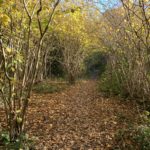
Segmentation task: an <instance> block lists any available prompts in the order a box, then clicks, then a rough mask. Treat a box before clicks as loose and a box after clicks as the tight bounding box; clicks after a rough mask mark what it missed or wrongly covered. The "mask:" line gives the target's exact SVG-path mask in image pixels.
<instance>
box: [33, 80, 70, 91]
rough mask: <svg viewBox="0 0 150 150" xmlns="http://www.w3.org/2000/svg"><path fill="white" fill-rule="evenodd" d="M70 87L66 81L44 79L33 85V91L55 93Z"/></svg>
mask: <svg viewBox="0 0 150 150" xmlns="http://www.w3.org/2000/svg"><path fill="white" fill-rule="evenodd" d="M67 87H68V84H67V83H66V82H62V81H49V80H46V81H43V82H40V83H38V84H36V85H34V87H33V91H34V92H36V93H44V94H46V93H55V92H61V91H63V90H65V89H66V88H67Z"/></svg>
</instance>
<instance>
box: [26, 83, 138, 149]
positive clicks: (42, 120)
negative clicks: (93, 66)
mask: <svg viewBox="0 0 150 150" xmlns="http://www.w3.org/2000/svg"><path fill="white" fill-rule="evenodd" d="M96 87H97V86H96V82H95V81H82V82H79V83H77V84H76V85H75V86H71V87H69V88H67V89H66V90H64V91H62V92H59V93H53V94H33V96H32V99H31V102H30V107H29V110H28V112H29V113H28V120H29V121H28V122H27V124H28V125H27V129H26V130H27V132H28V133H29V134H30V135H32V136H35V137H37V138H38V139H37V143H36V149H38V150H107V149H113V148H112V147H114V146H115V145H116V142H115V135H116V133H117V132H118V131H119V130H122V129H124V128H126V127H127V126H128V125H129V124H135V123H136V120H137V118H136V116H137V115H136V114H137V113H138V111H137V109H134V108H135V107H136V106H135V105H134V104H131V102H130V103H129V102H127V101H126V102H125V101H124V102H123V100H119V99H117V98H105V97H103V96H102V95H101V93H100V92H99V91H97V88H96Z"/></svg>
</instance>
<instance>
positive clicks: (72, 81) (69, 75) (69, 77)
mask: <svg viewBox="0 0 150 150" xmlns="http://www.w3.org/2000/svg"><path fill="white" fill-rule="evenodd" d="M68 82H69V84H71V85H73V84H75V77H74V75H73V74H72V73H69V74H68Z"/></svg>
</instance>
